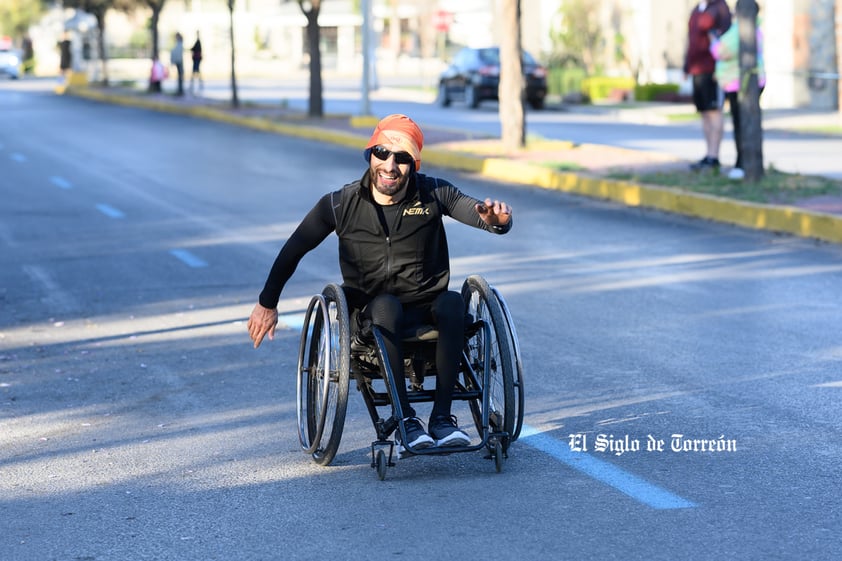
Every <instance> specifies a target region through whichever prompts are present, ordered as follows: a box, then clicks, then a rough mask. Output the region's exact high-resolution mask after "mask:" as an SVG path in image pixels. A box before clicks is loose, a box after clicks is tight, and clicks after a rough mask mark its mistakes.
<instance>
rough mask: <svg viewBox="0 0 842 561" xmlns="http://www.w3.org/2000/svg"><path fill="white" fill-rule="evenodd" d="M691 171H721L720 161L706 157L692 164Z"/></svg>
mask: <svg viewBox="0 0 842 561" xmlns="http://www.w3.org/2000/svg"><path fill="white" fill-rule="evenodd" d="M690 169H691V170H693V171H706V170H707V171H715V172H718V171H719V159H718V158H711V157H710V156H705V157H704V158H702V159H701V160H699V161H698V162H696V163H693V164H690Z"/></svg>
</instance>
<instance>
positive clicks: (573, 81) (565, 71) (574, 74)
mask: <svg viewBox="0 0 842 561" xmlns="http://www.w3.org/2000/svg"><path fill="white" fill-rule="evenodd" d="M586 77H587V76H586V75H585V71H584V70H583V69H581V68H550V69H549V71H548V72H547V90H549V93H550V94H551V95H559V96H564V95H566V94H569V93H573V92H581V91H582V80H584V79H585V78H586Z"/></svg>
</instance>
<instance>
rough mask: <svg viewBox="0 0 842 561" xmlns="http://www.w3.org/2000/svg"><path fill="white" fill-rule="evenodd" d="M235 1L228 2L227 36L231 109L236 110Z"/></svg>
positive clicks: (238, 100) (238, 102)
mask: <svg viewBox="0 0 842 561" xmlns="http://www.w3.org/2000/svg"><path fill="white" fill-rule="evenodd" d="M235 2H236V0H228V22H229V35H230V39H231V107H233V108H234V109H236V108H237V107H239V106H240V98H239V97H238V95H237V73H236V72H235V68H236V60H237V59H236V57H235V55H234V3H235Z"/></svg>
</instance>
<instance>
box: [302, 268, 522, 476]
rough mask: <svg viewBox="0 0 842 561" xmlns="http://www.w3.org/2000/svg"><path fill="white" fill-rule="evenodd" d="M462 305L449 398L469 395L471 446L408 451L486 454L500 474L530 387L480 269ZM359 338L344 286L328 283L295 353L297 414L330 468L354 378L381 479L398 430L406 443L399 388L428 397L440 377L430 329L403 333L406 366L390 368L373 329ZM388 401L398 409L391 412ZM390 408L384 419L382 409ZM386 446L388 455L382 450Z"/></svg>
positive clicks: (313, 449) (507, 321)
mask: <svg viewBox="0 0 842 561" xmlns="http://www.w3.org/2000/svg"><path fill="white" fill-rule="evenodd" d="M461 292H462V299H463V300H464V302H465V318H466V329H465V344H464V347H463V350H462V359H461V361H460V367H459V375H458V380H457V383H456V389H455V391H454V394H453V401H454V403H456V402H457V401H466V402H467V404H468V408H469V409H470V412H471V416H472V418H473V422H474V425H475V427H476V434H477V435H478V436H477V437H476V438H474V439H473V440H472V441H471V443H470V444H469V445H467V446H459V447H436V446H434V447H430V448H424V449H418V450H416V449H413V448H411V447H407V448H408V450H407V451H408V453H409V454H411V455H435V454H452V453H456V452H472V451H479V450H483V449H484V450H486V451H487V454H486V457H487V458H490V459H493V460H494V463H495V468H496V470H497V472H500V471H501V470H502V467H503V461H504V458H507V457H508V450H509V446H510V445H511V444H512V443H513V442H514V441H516V440H517V438H518V436H519V435H520V431H521V427H522V425H523V409H524V393H523V370H522V365H521V360H520V348H519V345H518V339H517V334H516V333H515V327H514V323H513V322H512V317H511V315H510V314H509V310H508V307H507V306H506V303H505V301H504V300H503V297H502V296H501V295H500V293H499V292H498V291H497V290H496V289H495V288H493V287H492V286H490V285H489V284H488V283H487V282H486V281H485V279H483V278H482V277H481V276H479V275H471V276H469V277H468V278H467V279H466V280H465V281H464V283H463V285H462V291H461ZM369 335H370V336H369V337H367V338H366V340H360V338H358V337H354V336H353V334H352V333H351V325H350V318H349V311H348V306H347V303H346V300H345V295H344V292H343V290H342V288H341V287H340V286H339V285H337V284H328V285H327V286H326V287H325V288H324V290H323V291H322V292H321V293H320V294H316V295H315V296H313V297H312V298H311V300H310V303H309V305H308V307H307V311H306V313H305V316H304V323H303V326H302V330H301V340H300V345H299V351H298V373H297V389H296V391H297V407H296V409H297V414H298V436H299V440H300V442H301V447H302V448H303V449H304V451H305V453H307V454H309V455H310V456H311V457H312V459H313V461H315V462H316V463H317V464H320V465H325V466H326V465H329V464H330V463H331V462H332V461H333V459H334V457H335V456H336V453H337V451H338V449H339V442H340V440H341V438H342V430H343V427H344V424H345V413H346V409H347V404H348V393H349V387H350V382H351V379H352V378H353V379H354V381H355V382H356V387H357V390H358V391H359V392H360V393H362V395H363V398H364V400H365V404H366V407H367V409H368V412H369V415H370V417H371V421H372V424H373V425H374V430H375V433H376V439H375V440H374V441H373V442H372V443H371V467H372V468H375V469H376V470H377V476H378V477H379V478H380V479H381V480H383V479H385V477H386V471H387V468H389V467H392V466H394V465H395V463H394V461H393V457H394V450H395V441H394V439H393V438H392V436H393V435H396V434H400V435H401V436H402V438H401V441H402V442H407V438H406V432H405V428H404V423H403V421H402V420H401V419H403V418H404V415H403V413H402V411H401V407H400V404H399V402H398V398H397V394H396V391H395V384H398V383H403V384H408V388H407V391H408V396H409V402H410V403H420V402H432V401H433V400H434V397H435V390H434V389H425V387H424V381H425V379H429V378H433V377H435V375H436V371H435V369H436V366H435V343H436V339H437V336H438V333H437V332H436V330H435V329H434V328H433V327H432V326H428V325H423V326H415V327H413V329H411V330H409V331H407V332H405V333H404V334H402V337H403V347H404V367H405V368H404V372H392V369H391V367H390V366H389V361H388V360H387V358H386V354H385V351H384V347H383V337H382V335H381V333H380V331H379V330H378V328H377V327H376V326H372V327H371V333H370V334H369ZM392 403H395V404H396V405H395V412H394V414H393V413H392ZM381 408H385V409H386V410H387V411H388V413H387V414H386V416H385V417H384V416H383V415H381V413H380V412H379V410H380V409H381ZM386 449H388V454H387V453H386Z"/></svg>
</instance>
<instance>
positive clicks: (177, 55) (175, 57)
mask: <svg viewBox="0 0 842 561" xmlns="http://www.w3.org/2000/svg"><path fill="white" fill-rule="evenodd" d="M170 64H172V65H173V66H175V71H176V73H177V75H178V89H177V90H176V92H175V95H184V37H182V36H181V33H176V34H175V45H173V48H172V50H171V51H170Z"/></svg>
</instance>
